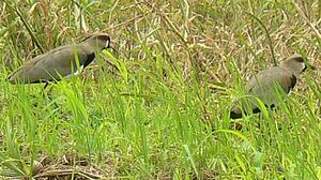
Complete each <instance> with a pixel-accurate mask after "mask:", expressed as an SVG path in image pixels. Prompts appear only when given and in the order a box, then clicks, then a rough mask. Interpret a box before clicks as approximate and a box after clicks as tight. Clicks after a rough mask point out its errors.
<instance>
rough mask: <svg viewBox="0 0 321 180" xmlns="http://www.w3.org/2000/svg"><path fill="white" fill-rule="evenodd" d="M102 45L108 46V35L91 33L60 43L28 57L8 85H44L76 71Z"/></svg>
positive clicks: (94, 54)
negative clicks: (78, 40)
mask: <svg viewBox="0 0 321 180" xmlns="http://www.w3.org/2000/svg"><path fill="white" fill-rule="evenodd" d="M106 48H111V46H110V37H109V36H108V35H107V34H105V33H95V34H92V35H90V36H89V37H87V38H86V39H85V40H84V41H82V42H80V43H78V44H69V45H65V46H60V47H57V48H55V49H52V50H50V51H48V52H46V53H44V54H42V55H39V56H37V57H35V58H33V59H31V60H30V61H28V62H26V63H24V64H23V65H22V66H21V67H20V68H18V69H17V70H16V71H14V72H13V73H12V74H11V75H9V77H8V80H9V82H10V83H12V84H17V83H21V84H31V83H46V85H45V87H44V88H46V87H47V85H48V83H49V82H53V81H59V80H61V79H62V78H63V77H67V76H71V75H75V74H78V73H79V72H80V71H81V70H82V69H83V68H85V67H86V66H88V65H89V64H90V63H91V62H92V61H93V60H94V59H95V56H96V53H97V52H99V51H101V50H103V49H106Z"/></svg>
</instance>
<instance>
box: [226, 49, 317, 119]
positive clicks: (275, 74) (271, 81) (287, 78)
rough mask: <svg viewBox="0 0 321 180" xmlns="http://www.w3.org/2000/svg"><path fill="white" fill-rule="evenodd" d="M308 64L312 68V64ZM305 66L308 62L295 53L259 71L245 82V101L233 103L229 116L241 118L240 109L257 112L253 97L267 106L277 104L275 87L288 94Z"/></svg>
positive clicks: (271, 106)
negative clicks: (275, 64) (277, 63)
mask: <svg viewBox="0 0 321 180" xmlns="http://www.w3.org/2000/svg"><path fill="white" fill-rule="evenodd" d="M309 66H310V67H311V68H312V69H314V67H313V66H311V65H309ZM307 67H308V64H306V63H305V62H304V59H303V57H302V56H300V55H298V54H295V55H293V56H291V57H289V58H288V59H286V60H285V61H282V62H281V63H280V65H279V66H274V67H272V68H270V69H267V70H264V71H261V72H259V73H258V74H257V75H255V76H254V77H252V78H251V79H250V80H249V81H248V82H247V84H246V87H245V89H246V93H247V95H249V97H246V98H245V101H246V102H245V103H244V102H243V103H238V102H237V103H235V105H234V106H233V107H232V109H231V111H230V118H231V119H238V118H241V117H242V110H241V109H243V111H244V113H245V114H248V113H247V112H248V111H249V110H250V111H252V112H251V113H259V112H260V109H259V106H258V104H257V100H256V99H255V98H259V99H260V100H261V101H262V102H263V103H264V104H265V106H266V107H268V108H273V107H275V106H277V102H278V101H279V100H278V95H277V93H276V89H277V88H280V90H281V92H282V91H283V92H284V94H289V92H290V91H291V90H292V89H293V88H294V86H295V84H296V82H297V79H298V77H299V75H300V73H302V72H304V71H305V70H306V69H307ZM254 97H255V98H254ZM240 106H241V107H242V108H240Z"/></svg>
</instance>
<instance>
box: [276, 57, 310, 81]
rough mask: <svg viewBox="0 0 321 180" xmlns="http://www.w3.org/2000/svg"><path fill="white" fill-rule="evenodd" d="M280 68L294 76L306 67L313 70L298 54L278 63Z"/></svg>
mask: <svg viewBox="0 0 321 180" xmlns="http://www.w3.org/2000/svg"><path fill="white" fill-rule="evenodd" d="M280 67H282V68H285V69H287V70H289V71H290V72H292V73H293V74H294V75H295V76H297V77H298V76H299V75H300V74H301V73H302V72H304V71H305V70H306V69H307V68H308V67H310V68H311V69H315V67H314V66H312V65H310V64H308V63H307V62H305V60H304V58H303V57H302V56H301V55H299V54H294V55H292V56H290V57H289V58H287V59H286V60H284V61H282V62H281V63H280Z"/></svg>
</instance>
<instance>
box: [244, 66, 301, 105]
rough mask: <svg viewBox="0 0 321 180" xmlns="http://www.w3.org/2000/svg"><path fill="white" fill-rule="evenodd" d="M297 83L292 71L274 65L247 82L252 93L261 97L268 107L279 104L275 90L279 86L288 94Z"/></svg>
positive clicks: (249, 91)
mask: <svg viewBox="0 0 321 180" xmlns="http://www.w3.org/2000/svg"><path fill="white" fill-rule="evenodd" d="M295 84H296V77H295V76H294V75H293V74H292V73H291V72H289V71H287V70H285V69H283V68H280V67H273V68H271V69H269V70H266V71H262V72H261V73H259V74H258V75H257V76H255V77H253V78H251V80H250V81H249V82H248V84H247V90H248V93H249V94H250V95H253V96H255V97H258V98H260V99H261V100H262V101H263V103H264V104H265V105H266V106H267V107H271V106H275V105H276V104H277V97H276V92H275V90H276V87H277V86H280V87H281V89H282V90H283V91H284V94H288V93H289V92H290V90H291V89H293V87H294V86H295ZM255 108H256V107H254V108H253V109H255Z"/></svg>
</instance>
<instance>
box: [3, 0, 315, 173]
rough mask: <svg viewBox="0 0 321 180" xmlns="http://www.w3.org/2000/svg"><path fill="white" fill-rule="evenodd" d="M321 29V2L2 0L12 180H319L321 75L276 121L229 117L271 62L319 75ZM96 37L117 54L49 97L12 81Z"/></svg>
mask: <svg viewBox="0 0 321 180" xmlns="http://www.w3.org/2000/svg"><path fill="white" fill-rule="evenodd" d="M320 20H321V1H320V0H308V1H306V0H296V1H295V0H282V1H277V0H266V1H257V0H204V1H197V0H171V1H161V0H152V1H149V0H101V1H98V0H97V1H95V0H55V1H50V0H38V1H36V0H14V1H10V0H2V1H1V2H0V60H1V61H0V63H1V67H0V68H1V71H0V87H1V91H0V114H1V115H0V144H1V145H0V171H1V176H2V178H4V179H5V178H8V177H15V178H18V179H19V178H20V179H22V178H25V179H27V178H30V179H31V178H34V179H50V178H51V179H53V178H56V179H64V178H65V179H81V178H82V179H90V178H91V179H122V178H124V179H284V178H285V179H321V151H320V147H321V142H320V141H321V138H320V133H321V123H320V110H321V109H320V98H321V90H320V73H319V71H318V70H317V71H314V72H311V71H308V72H306V73H305V74H304V75H303V76H302V78H301V80H300V82H299V83H298V85H297V87H296V88H295V91H294V92H293V93H292V94H291V96H290V97H289V99H287V101H286V102H285V103H282V104H281V105H280V107H279V109H278V110H277V111H274V112H268V111H267V110H266V109H265V110H264V109H263V111H264V113H263V114H262V115H261V116H259V115H258V116H257V115H252V116H248V117H245V118H243V119H242V120H240V122H239V123H241V124H242V126H243V128H242V130H234V129H233V128H231V125H230V120H229V118H228V112H229V108H230V106H231V102H232V101H233V99H235V98H240V97H242V96H243V91H242V89H243V88H242V87H243V85H244V82H246V79H247V78H248V77H250V76H251V75H252V74H255V73H256V72H258V71H260V70H262V69H264V68H267V67H270V66H272V65H273V61H272V59H273V54H274V56H275V58H276V59H277V60H278V61H280V60H282V59H284V58H286V57H288V56H290V55H292V54H293V53H295V52H297V53H300V54H302V55H303V56H304V57H306V58H307V60H308V61H309V63H311V64H313V65H314V66H316V67H319V68H320V61H319V59H320V52H321V49H320V48H321V44H320V43H321V32H320V27H321V25H320ZM264 27H265V28H264ZM97 31H99V32H106V33H108V34H109V35H110V36H111V38H112V44H113V46H114V47H115V48H116V49H117V50H118V53H115V52H111V51H104V52H102V53H100V56H99V57H97V59H96V61H95V64H92V65H90V66H89V68H87V69H86V70H85V72H84V73H83V74H82V75H81V76H78V77H75V78H72V79H69V80H63V81H62V82H60V83H58V84H56V85H53V87H52V89H51V90H50V92H45V93H48V95H45V96H44V95H43V88H42V87H43V85H29V86H26V85H11V84H9V83H8V82H7V81H6V77H7V76H8V75H9V74H10V72H12V71H13V70H14V69H16V68H17V67H18V66H19V65H21V64H22V63H23V62H24V61H28V60H30V59H31V58H32V57H35V56H36V55H39V54H41V53H42V51H44V52H45V51H47V50H49V49H52V48H54V47H58V46H60V45H63V44H67V43H72V42H74V43H76V42H80V41H81V40H82V39H83V38H84V37H85V36H86V35H88V34H90V33H92V32H97ZM271 47H272V49H273V52H274V53H271ZM48 96H50V98H49V97H48ZM258 122H260V128H258V127H257V124H258Z"/></svg>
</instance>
